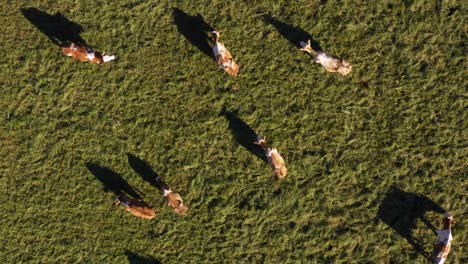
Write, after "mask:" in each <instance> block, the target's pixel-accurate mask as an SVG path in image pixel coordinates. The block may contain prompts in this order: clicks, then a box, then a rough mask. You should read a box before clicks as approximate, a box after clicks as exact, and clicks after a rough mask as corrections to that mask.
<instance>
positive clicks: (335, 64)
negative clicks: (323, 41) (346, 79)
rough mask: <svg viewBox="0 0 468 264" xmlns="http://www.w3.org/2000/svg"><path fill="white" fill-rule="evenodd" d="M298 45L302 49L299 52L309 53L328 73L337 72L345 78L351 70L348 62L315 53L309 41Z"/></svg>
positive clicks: (323, 53)
mask: <svg viewBox="0 0 468 264" xmlns="http://www.w3.org/2000/svg"><path fill="white" fill-rule="evenodd" d="M299 44H300V45H301V47H302V48H301V49H300V50H302V51H305V52H307V53H309V54H310V55H311V56H312V57H314V59H315V62H317V63H320V64H322V66H323V67H325V69H326V70H327V71H328V72H338V73H339V74H341V76H346V75H347V74H348V73H350V72H351V70H352V68H353V66H352V65H351V64H350V63H349V62H347V61H345V60H343V59H339V58H335V57H332V56H330V55H328V54H326V53H325V52H323V51H315V50H314V49H312V47H311V45H310V40H309V41H308V42H307V43H306V42H304V41H300V42H299Z"/></svg>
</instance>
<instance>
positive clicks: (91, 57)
mask: <svg viewBox="0 0 468 264" xmlns="http://www.w3.org/2000/svg"><path fill="white" fill-rule="evenodd" d="M60 49H61V50H62V53H63V54H65V55H66V56H70V57H73V58H75V59H77V60H79V61H90V62H92V63H96V64H102V63H104V62H108V61H111V60H113V59H115V56H114V55H112V56H108V55H106V54H105V53H104V52H102V53H101V52H99V51H94V50H93V49H91V48H90V47H88V46H87V45H84V44H75V43H69V44H64V45H63V46H62V47H60Z"/></svg>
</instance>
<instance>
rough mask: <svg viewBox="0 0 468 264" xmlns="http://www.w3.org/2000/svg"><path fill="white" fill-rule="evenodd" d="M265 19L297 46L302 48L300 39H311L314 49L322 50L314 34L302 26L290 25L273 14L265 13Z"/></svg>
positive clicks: (305, 40)
mask: <svg viewBox="0 0 468 264" xmlns="http://www.w3.org/2000/svg"><path fill="white" fill-rule="evenodd" d="M262 18H263V21H265V22H266V23H269V24H271V25H272V26H274V27H275V28H276V30H277V31H278V32H279V33H280V34H281V35H282V36H283V37H284V38H285V39H287V40H289V42H291V44H292V45H294V46H295V47H297V48H299V49H300V48H302V47H301V44H299V42H300V41H304V42H307V41H308V40H310V45H311V46H312V49H314V50H316V51H320V50H322V48H321V47H320V45H319V43H318V42H316V41H314V39H313V38H312V36H311V35H310V34H309V33H307V32H306V31H304V30H303V29H302V28H300V27H295V26H292V25H289V24H287V23H284V22H282V21H279V20H278V19H276V18H274V17H272V16H271V15H263V17H262Z"/></svg>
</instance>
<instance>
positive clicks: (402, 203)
mask: <svg viewBox="0 0 468 264" xmlns="http://www.w3.org/2000/svg"><path fill="white" fill-rule="evenodd" d="M430 211H434V212H437V213H441V214H443V213H444V212H445V210H444V209H443V208H442V207H440V206H439V205H437V204H436V203H435V202H434V201H432V200H431V199H429V198H427V197H425V196H423V195H418V194H414V193H409V192H404V191H402V190H400V189H398V188H397V187H395V186H392V187H391V188H390V191H389V192H387V194H386V195H385V198H384V199H383V200H382V203H381V205H380V207H379V210H378V212H377V218H378V219H380V220H381V221H382V222H384V223H385V224H387V225H388V226H389V227H391V228H392V229H394V230H395V231H396V232H397V233H398V234H400V235H401V236H402V237H404V238H405V239H406V240H407V241H408V242H409V243H410V244H411V245H412V246H413V248H414V249H415V250H416V251H418V252H419V253H420V254H421V255H423V256H424V257H425V258H427V259H429V260H431V258H430V256H429V255H428V254H427V253H426V252H425V251H424V249H423V246H421V244H420V243H419V242H418V241H417V240H416V239H415V238H414V237H413V235H412V233H413V230H414V229H415V228H416V224H417V219H418V218H419V219H421V220H422V222H423V223H425V224H426V225H427V226H428V227H429V228H430V229H431V230H433V231H434V229H435V227H434V226H433V225H432V224H430V223H429V221H428V220H427V219H426V218H425V217H424V216H425V214H426V213H427V212H430ZM428 223H429V224H428Z"/></svg>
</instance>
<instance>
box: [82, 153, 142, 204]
mask: <svg viewBox="0 0 468 264" xmlns="http://www.w3.org/2000/svg"><path fill="white" fill-rule="evenodd" d="M86 168H88V170H89V171H90V172H91V173H92V174H93V175H94V177H96V178H97V179H98V180H99V181H101V183H102V184H103V185H104V190H105V191H111V192H113V193H114V194H115V195H117V196H118V195H122V194H123V195H125V194H128V195H130V196H132V197H133V198H135V199H138V200H141V199H142V198H141V196H140V195H139V194H138V192H137V191H136V190H135V189H134V188H133V187H132V186H130V184H128V182H126V181H125V180H124V179H123V178H122V176H120V175H119V174H118V173H116V172H114V171H112V170H110V169H108V168H106V167H102V166H99V165H97V164H95V163H91V162H88V163H86Z"/></svg>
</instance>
